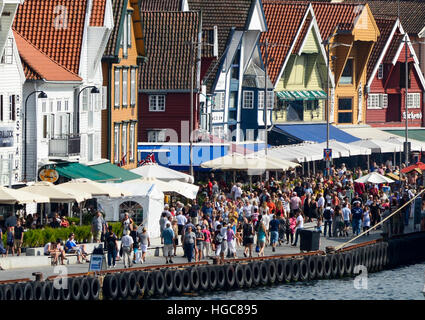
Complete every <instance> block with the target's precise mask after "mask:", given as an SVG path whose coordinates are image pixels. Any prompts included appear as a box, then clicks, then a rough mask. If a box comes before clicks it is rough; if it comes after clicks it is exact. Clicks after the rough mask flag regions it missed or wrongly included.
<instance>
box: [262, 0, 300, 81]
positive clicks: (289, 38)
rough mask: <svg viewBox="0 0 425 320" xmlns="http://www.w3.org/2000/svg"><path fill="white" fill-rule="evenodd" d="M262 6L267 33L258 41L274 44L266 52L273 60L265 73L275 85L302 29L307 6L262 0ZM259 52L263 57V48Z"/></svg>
mask: <svg viewBox="0 0 425 320" xmlns="http://www.w3.org/2000/svg"><path fill="white" fill-rule="evenodd" d="M263 6H264V13H265V16H266V22H267V27H268V31H267V32H263V33H262V34H261V38H260V39H261V42H265V40H266V38H267V41H268V42H269V43H274V44H276V46H269V48H268V52H267V53H268V56H269V58H273V60H272V61H271V62H269V65H268V69H267V71H268V74H269V76H270V79H271V81H272V83H274V84H275V83H276V81H277V79H278V77H279V74H280V72H281V70H282V68H283V64H284V62H285V60H286V58H287V55H288V54H289V53H290V48H291V46H292V44H293V42H294V41H295V39H296V37H297V34H298V33H299V32H300V31H301V30H300V28H301V27H303V21H304V17H305V15H306V12H307V10H308V4H307V3H296V2H285V1H273V0H264V1H263ZM307 28H308V26H307ZM305 31H306V30H305ZM261 51H262V56H263V57H264V54H265V52H264V46H263V47H262V48H261ZM269 60H271V59H269Z"/></svg>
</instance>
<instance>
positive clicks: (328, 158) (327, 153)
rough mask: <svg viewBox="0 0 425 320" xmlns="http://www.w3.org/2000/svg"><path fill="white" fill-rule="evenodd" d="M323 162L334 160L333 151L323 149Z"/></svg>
mask: <svg viewBox="0 0 425 320" xmlns="http://www.w3.org/2000/svg"><path fill="white" fill-rule="evenodd" d="M323 160H325V161H331V160H332V149H323Z"/></svg>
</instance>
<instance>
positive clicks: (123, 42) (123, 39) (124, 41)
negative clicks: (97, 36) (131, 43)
mask: <svg viewBox="0 0 425 320" xmlns="http://www.w3.org/2000/svg"><path fill="white" fill-rule="evenodd" d="M127 20H128V16H127V15H126V16H125V18H124V33H123V35H122V37H121V46H122V54H123V56H124V57H125V58H126V57H127V45H128V44H127V41H128V36H127V34H128V29H127Z"/></svg>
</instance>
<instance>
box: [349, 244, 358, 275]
mask: <svg viewBox="0 0 425 320" xmlns="http://www.w3.org/2000/svg"><path fill="white" fill-rule="evenodd" d="M349 252H351V257H352V258H353V259H352V260H353V261H352V262H351V264H352V268H351V274H353V273H354V268H355V267H356V265H358V263H359V251H358V250H356V249H355V250H351V251H349Z"/></svg>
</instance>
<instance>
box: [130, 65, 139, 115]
mask: <svg viewBox="0 0 425 320" xmlns="http://www.w3.org/2000/svg"><path fill="white" fill-rule="evenodd" d="M136 75H137V68H131V69H130V105H131V106H132V107H135V106H136V94H137V89H136Z"/></svg>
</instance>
